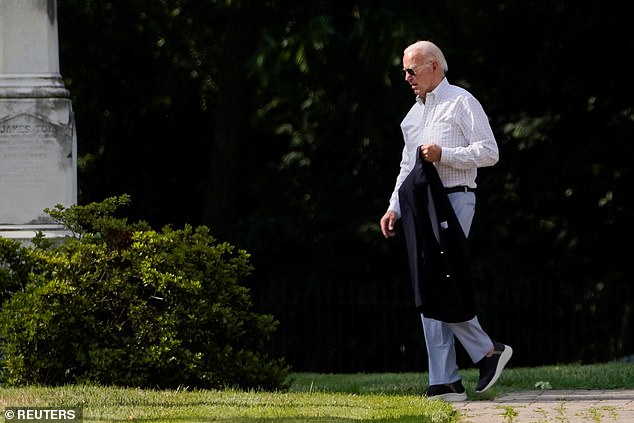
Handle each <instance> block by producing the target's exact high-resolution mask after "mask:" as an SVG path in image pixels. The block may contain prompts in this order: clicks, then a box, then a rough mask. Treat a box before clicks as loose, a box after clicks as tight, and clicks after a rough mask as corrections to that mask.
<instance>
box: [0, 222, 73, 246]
mask: <svg viewBox="0 0 634 423" xmlns="http://www.w3.org/2000/svg"><path fill="white" fill-rule="evenodd" d="M40 232H41V233H42V235H44V238H48V239H52V240H61V239H62V238H65V237H69V236H72V233H71V232H70V231H68V230H67V229H65V228H64V226H62V225H57V224H39V225H0V238H7V239H13V240H16V241H20V242H21V243H22V244H30V243H31V241H32V240H33V238H35V236H36V235H37V234H38V233H40Z"/></svg>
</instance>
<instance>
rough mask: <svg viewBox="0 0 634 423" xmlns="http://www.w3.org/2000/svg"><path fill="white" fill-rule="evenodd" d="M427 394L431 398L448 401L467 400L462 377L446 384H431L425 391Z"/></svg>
mask: <svg viewBox="0 0 634 423" xmlns="http://www.w3.org/2000/svg"><path fill="white" fill-rule="evenodd" d="M425 396H426V397H427V398H429V399H440V400H443V401H447V402H455V401H466V400H467V393H466V392H465V389H464V386H462V379H458V380H457V381H455V382H453V383H445V384H444V385H431V386H430V387H428V388H427V390H426V391H425Z"/></svg>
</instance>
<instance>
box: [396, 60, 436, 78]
mask: <svg viewBox="0 0 634 423" xmlns="http://www.w3.org/2000/svg"><path fill="white" fill-rule="evenodd" d="M432 62H433V60H428V61H427V62H425V63H423V64H422V65H416V66H412V67H411V68H405V69H402V71H403V76H407V75H409V76H416V71H415V70H414V69H417V68H420V67H421V66H424V65H426V64H428V63H432Z"/></svg>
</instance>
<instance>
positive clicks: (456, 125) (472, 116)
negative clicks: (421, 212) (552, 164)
mask: <svg viewBox="0 0 634 423" xmlns="http://www.w3.org/2000/svg"><path fill="white" fill-rule="evenodd" d="M401 130H402V131H403V140H404V141H405V146H404V147H403V156H402V159H401V170H400V172H399V174H398V177H397V178H396V185H395V186H394V192H392V197H391V198H390V205H389V207H388V210H394V211H395V212H396V213H397V214H398V216H399V217H400V216H401V208H400V205H399V202H398V189H399V188H400V186H401V184H402V183H403V181H404V180H405V178H407V175H409V173H410V172H411V170H412V169H413V168H414V165H415V164H416V155H417V154H418V152H419V151H420V149H419V147H420V146H421V145H427V144H438V145H440V146H441V148H442V155H441V159H440V162H437V163H435V165H436V169H438V174H439V175H440V179H441V180H442V181H443V184H444V185H445V187H447V188H450V187H455V186H468V187H471V188H475V187H476V181H475V180H476V176H477V168H478V167H485V166H493V165H494V164H495V163H497V161H498V158H499V152H498V146H497V143H496V141H495V137H494V135H493V131H492V130H491V125H490V124H489V119H488V117H487V115H486V113H485V112H484V109H483V108H482V105H481V104H480V102H479V101H478V100H477V99H476V98H475V97H474V96H473V95H472V94H471V93H469V92H468V91H466V90H465V89H463V88H460V87H458V86H455V85H451V84H449V82H447V79H446V78H445V79H443V80H442V82H441V83H440V84H438V86H437V87H436V88H435V89H434V90H433V91H432V92H430V93H428V94H427V95H426V97H425V103H423V101H422V100H421V99H420V98H419V97H417V98H416V103H414V105H413V106H412V108H411V109H410V111H409V112H408V113H407V116H405V119H403V122H401Z"/></svg>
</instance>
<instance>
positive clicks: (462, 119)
mask: <svg viewBox="0 0 634 423" xmlns="http://www.w3.org/2000/svg"><path fill="white" fill-rule="evenodd" d="M456 121H457V124H458V125H459V127H460V129H461V131H462V133H463V135H464V137H465V139H466V140H467V145H466V146H462V147H443V150H442V157H441V159H440V161H441V163H442V164H444V165H446V166H450V167H452V168H455V169H470V168H478V167H486V166H493V165H494V164H496V163H497V162H498V160H499V151H498V145H497V142H496V141H495V136H494V135H493V131H492V130H491V125H490V124H489V118H488V117H487V115H486V113H485V112H484V109H483V108H482V105H481V104H480V102H479V101H478V100H477V99H476V98H475V97H473V96H467V97H463V98H462V99H461V102H460V104H459V106H458V107H457V108H456Z"/></svg>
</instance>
